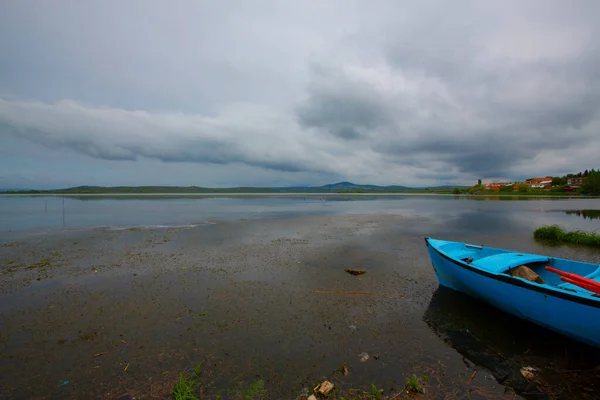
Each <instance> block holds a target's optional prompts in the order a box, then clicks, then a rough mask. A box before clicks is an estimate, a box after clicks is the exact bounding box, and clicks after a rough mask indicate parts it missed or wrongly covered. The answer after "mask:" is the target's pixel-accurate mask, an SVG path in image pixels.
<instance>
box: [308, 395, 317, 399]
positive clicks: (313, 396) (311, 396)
mask: <svg viewBox="0 0 600 400" xmlns="http://www.w3.org/2000/svg"><path fill="white" fill-rule="evenodd" d="M306 400H317V398H316V397H315V395H314V394H311V395H310V397H309V398H308V399H306Z"/></svg>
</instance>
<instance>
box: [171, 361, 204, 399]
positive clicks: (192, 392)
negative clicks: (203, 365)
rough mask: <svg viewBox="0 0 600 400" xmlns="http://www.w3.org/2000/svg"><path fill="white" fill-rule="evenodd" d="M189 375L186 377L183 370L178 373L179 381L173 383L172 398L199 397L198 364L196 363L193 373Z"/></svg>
mask: <svg viewBox="0 0 600 400" xmlns="http://www.w3.org/2000/svg"><path fill="white" fill-rule="evenodd" d="M190 375H191V376H189V377H188V376H186V374H184V373H183V372H180V373H179V382H177V383H176V384H175V386H174V387H173V390H172V391H171V393H172V394H173V399H174V400H198V399H199V398H200V394H201V392H202V385H201V384H200V378H201V377H202V371H201V370H200V365H196V366H195V367H194V373H193V374H190Z"/></svg>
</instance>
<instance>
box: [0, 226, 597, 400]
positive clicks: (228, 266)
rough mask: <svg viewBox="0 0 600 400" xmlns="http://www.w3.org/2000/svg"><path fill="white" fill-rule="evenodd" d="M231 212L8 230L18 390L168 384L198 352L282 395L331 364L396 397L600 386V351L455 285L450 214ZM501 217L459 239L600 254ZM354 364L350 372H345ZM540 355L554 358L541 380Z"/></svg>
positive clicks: (536, 393) (152, 391)
mask: <svg viewBox="0 0 600 400" xmlns="http://www.w3.org/2000/svg"><path fill="white" fill-rule="evenodd" d="M214 222H215V223H214V224H209V225H201V226H196V227H191V228H177V229H168V228H162V229H137V228H132V229H123V230H109V229H91V230H73V231H57V232H55V233H54V234H51V235H40V236H35V237H30V238H28V239H24V240H21V241H18V242H4V243H2V244H0V271H1V273H2V275H1V277H0V398H15V399H20V398H39V399H44V398H53V399H54V398H89V399H91V398H115V399H116V398H120V397H122V396H134V397H135V398H138V399H141V398H168V397H169V394H168V391H169V390H170V388H171V387H172V385H173V384H174V382H175V381H176V380H177V378H178V374H179V372H180V371H182V370H185V369H187V368H190V367H192V366H194V365H196V364H201V365H202V368H203V370H204V371H205V374H206V376H207V377H208V378H209V380H210V381H211V382H212V383H213V385H212V387H211V388H210V390H209V392H210V393H212V394H215V393H224V394H225V398H228V397H227V390H228V389H231V388H235V387H241V386H244V385H248V384H249V383H252V382H253V381H255V380H256V379H264V380H265V383H266V387H267V389H268V390H269V393H270V397H269V398H277V399H278V398H281V399H287V398H289V399H296V398H300V396H301V395H302V393H305V392H306V390H308V388H312V387H313V386H314V385H313V384H314V383H315V382H316V381H318V380H319V379H321V378H323V377H327V378H329V379H331V380H333V381H335V383H336V384H337V385H338V386H340V387H343V388H350V387H354V388H364V389H368V388H369V387H370V384H371V382H373V383H375V384H376V385H377V386H378V387H380V388H382V389H384V390H385V393H386V394H388V393H390V392H392V391H393V390H396V391H400V390H401V389H402V388H403V387H404V382H405V380H406V378H408V377H410V376H412V375H417V376H419V377H422V376H425V375H426V376H427V377H428V378H429V380H428V382H427V384H426V385H425V389H426V394H425V396H424V397H425V398H515V397H516V398H520V397H525V398H528V397H530V398H536V399H537V398H551V397H550V396H549V394H551V395H555V396H556V397H555V398H565V399H569V398H580V399H586V398H587V399H591V398H595V396H594V394H595V393H600V368H598V366H599V365H600V355H599V354H598V352H597V351H595V350H593V349H590V348H588V347H586V346H583V345H580V344H578V343H575V342H573V341H571V340H568V339H565V338H563V337H561V336H558V335H555V334H552V333H550V332H547V331H546V330H543V329H541V328H537V327H535V326H532V325H531V324H528V323H524V322H522V321H520V320H517V319H515V318H512V317H510V316H507V315H505V314H503V313H500V312H498V311H496V310H494V309H491V308H490V307H487V306H485V305H482V304H480V303H478V302H476V301H474V300H472V299H469V298H466V299H465V298H464V296H460V295H459V294H456V293H454V292H450V293H449V292H448V291H444V290H441V289H438V284H437V280H436V277H435V274H434V272H433V269H432V267H431V263H430V261H429V258H428V256H427V252H426V248H425V246H424V242H423V236H424V235H429V234H430V235H431V236H435V235H434V234H433V233H432V232H434V233H435V232H436V231H439V230H440V229H441V228H440V225H439V223H438V222H437V221H435V220H430V219H427V218H424V217H402V216H394V215H320V216H319V215H317V216H299V217H289V218H277V219H275V218H273V219H254V220H243V219H242V220H236V221H218V220H216V221H214ZM499 231H500V232H501V233H498V234H490V233H489V232H488V233H487V234H486V235H479V234H477V235H476V234H466V233H464V231H462V232H463V233H460V234H454V235H452V234H445V235H444V238H446V239H457V240H465V241H470V242H474V243H480V244H488V245H493V246H496V247H505V248H511V249H519V250H522V251H530V252H543V253H546V254H551V255H555V256H561V257H569V258H574V259H581V260H585V261H594V262H600V261H599V260H598V259H599V258H600V253H598V252H594V251H590V250H584V249H576V248H570V247H559V248H546V247H543V246H542V245H540V244H537V243H535V242H533V240H532V239H531V232H522V233H514V232H513V233H506V232H504V231H503V230H502V229H499ZM344 268H359V269H363V270H366V271H367V273H366V274H365V275H361V276H352V275H349V274H347V273H346V272H344ZM314 290H344V291H372V292H379V293H391V294H399V293H401V294H403V295H404V296H403V297H391V296H385V295H350V294H338V293H335V294H329V293H319V292H314ZM363 352H366V353H367V354H369V359H368V360H366V361H364V362H362V361H361V360H360V357H359V354H360V353H363ZM343 363H346V365H347V367H348V369H349V371H350V373H349V375H348V376H343V375H340V374H336V373H335V371H336V369H337V368H338V367H339V366H340V365H341V364H343ZM522 366H534V367H536V368H537V369H538V371H539V373H538V374H536V379H535V380H534V381H528V380H527V379H525V378H524V377H523V376H522V375H520V373H519V369H520V368H521V367H522ZM475 370H477V371H478V372H477V374H476V375H475V377H474V378H473V380H472V382H470V383H468V381H469V380H470V377H472V376H473V372H474V371H475ZM515 392H516V393H517V394H515ZM209 398H212V397H210V396H209Z"/></svg>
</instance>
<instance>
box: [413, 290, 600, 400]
mask: <svg viewBox="0 0 600 400" xmlns="http://www.w3.org/2000/svg"><path fill="white" fill-rule="evenodd" d="M423 320H424V321H425V322H426V323H427V325H428V326H429V327H430V328H431V329H432V330H433V332H434V333H435V334H436V335H437V336H439V337H440V338H441V339H442V340H444V342H446V343H447V344H448V345H449V346H451V347H452V348H453V349H455V350H456V351H458V352H459V353H460V354H461V355H462V356H463V357H464V358H465V359H466V360H468V361H470V362H471V363H473V364H475V367H474V369H478V367H479V368H485V369H487V370H489V371H490V372H491V373H492V375H493V376H494V378H495V379H496V380H497V381H498V382H499V383H501V384H503V385H506V386H509V387H512V388H514V390H515V391H516V392H517V393H519V394H520V395H522V396H524V397H526V398H529V397H531V398H537V399H539V398H544V397H547V398H565V399H566V398H578V399H593V398H596V397H595V394H597V393H600V372H599V371H598V369H596V367H597V366H598V365H599V364H600V351H599V350H597V349H594V348H592V347H590V346H587V345H585V344H581V343H579V342H576V341H574V340H571V339H568V338H565V337H563V336H562V335H559V334H555V333H554V332H552V331H549V330H547V329H544V328H541V327H538V326H537V325H534V324H531V323H529V322H526V321H523V320H521V319H518V318H516V317H513V316H511V315H509V314H506V313H504V312H501V311H499V310H497V309H495V308H493V307H490V306H488V305H487V304H485V303H482V302H480V301H477V300H475V299H473V298H471V297H469V296H466V295H463V294H461V293H459V292H455V291H453V290H450V289H447V288H444V287H440V288H438V290H437V291H436V292H435V293H434V295H433V297H432V299H431V302H430V304H429V307H428V309H427V311H426V312H425V315H424V318H423ZM526 366H531V367H534V368H536V369H537V371H536V372H535V379H533V380H528V379H526V378H525V377H524V376H523V375H522V374H521V368H522V367H526ZM540 396H542V397H540Z"/></svg>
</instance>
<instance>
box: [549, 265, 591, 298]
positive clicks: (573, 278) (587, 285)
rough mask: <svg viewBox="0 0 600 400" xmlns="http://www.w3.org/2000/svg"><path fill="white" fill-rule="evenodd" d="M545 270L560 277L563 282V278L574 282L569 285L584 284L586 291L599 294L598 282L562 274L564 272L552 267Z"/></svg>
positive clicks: (567, 273) (565, 273)
mask: <svg viewBox="0 0 600 400" xmlns="http://www.w3.org/2000/svg"><path fill="white" fill-rule="evenodd" d="M546 270H548V271H550V272H554V273H556V274H559V275H561V276H562V277H563V278H561V279H563V280H564V278H568V279H569V281H574V282H570V283H573V284H576V283H575V282H579V283H582V284H584V285H585V288H586V289H588V290H591V291H593V292H595V293H600V282H596V281H594V280H592V279H588V278H584V277H583V276H581V275H577V274H572V273H569V272H564V271H561V270H559V269H556V268H552V267H546ZM578 286H581V285H578ZM581 287H584V286H581ZM591 288H593V289H591Z"/></svg>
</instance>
